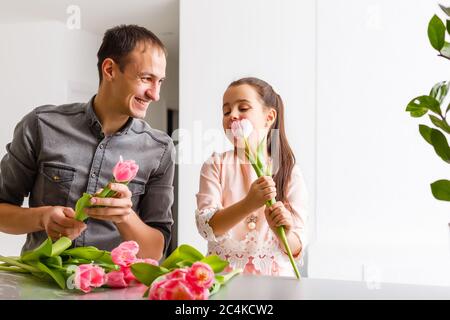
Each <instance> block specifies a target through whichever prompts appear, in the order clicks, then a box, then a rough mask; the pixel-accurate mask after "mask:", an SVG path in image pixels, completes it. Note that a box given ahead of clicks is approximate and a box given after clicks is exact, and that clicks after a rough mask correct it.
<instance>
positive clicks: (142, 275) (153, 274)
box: [131, 262, 169, 286]
mask: <svg viewBox="0 0 450 320" xmlns="http://www.w3.org/2000/svg"><path fill="white" fill-rule="evenodd" d="M131 272H132V273H133V275H134V276H135V277H136V279H138V281H139V282H140V283H143V284H145V285H146V286H150V285H151V284H152V282H153V281H154V280H155V279H156V278H158V277H159V276H162V275H164V274H166V273H168V272H169V270H168V269H166V268H163V267H161V266H154V265H151V264H148V263H144V262H139V263H133V264H132V265H131Z"/></svg>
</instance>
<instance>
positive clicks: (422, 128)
mask: <svg viewBox="0 0 450 320" xmlns="http://www.w3.org/2000/svg"><path fill="white" fill-rule="evenodd" d="M419 132H420V135H421V136H422V137H423V138H424V139H425V141H426V142H428V143H429V144H431V145H433V144H432V143H431V128H430V127H428V126H426V125H424V124H419Z"/></svg>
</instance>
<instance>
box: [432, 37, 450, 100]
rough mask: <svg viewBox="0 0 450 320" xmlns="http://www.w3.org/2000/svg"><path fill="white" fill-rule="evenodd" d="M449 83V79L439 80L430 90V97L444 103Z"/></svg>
mask: <svg viewBox="0 0 450 320" xmlns="http://www.w3.org/2000/svg"><path fill="white" fill-rule="evenodd" d="M449 45H450V44H449ZM449 84H450V81H449V82H447V81H441V82H438V83H436V84H435V85H434V86H433V88H432V89H431V91H430V97H432V98H435V99H436V100H437V101H438V102H439V105H440V104H441V103H442V101H443V100H444V98H445V97H446V96H447V93H448V86H449Z"/></svg>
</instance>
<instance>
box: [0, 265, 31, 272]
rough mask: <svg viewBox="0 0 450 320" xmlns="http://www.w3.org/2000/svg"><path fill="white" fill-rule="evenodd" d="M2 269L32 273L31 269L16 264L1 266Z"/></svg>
mask: <svg viewBox="0 0 450 320" xmlns="http://www.w3.org/2000/svg"><path fill="white" fill-rule="evenodd" d="M0 270H3V271H10V272H20V273H30V271H27V270H25V269H23V268H20V267H16V266H0Z"/></svg>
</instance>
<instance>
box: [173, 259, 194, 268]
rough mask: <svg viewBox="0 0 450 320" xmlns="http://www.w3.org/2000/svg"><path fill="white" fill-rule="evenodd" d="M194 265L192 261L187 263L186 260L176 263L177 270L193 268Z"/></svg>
mask: <svg viewBox="0 0 450 320" xmlns="http://www.w3.org/2000/svg"><path fill="white" fill-rule="evenodd" d="M192 264H193V262H191V261H186V260H183V261H180V262H177V263H176V265H177V268H186V267H190V266H192Z"/></svg>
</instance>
